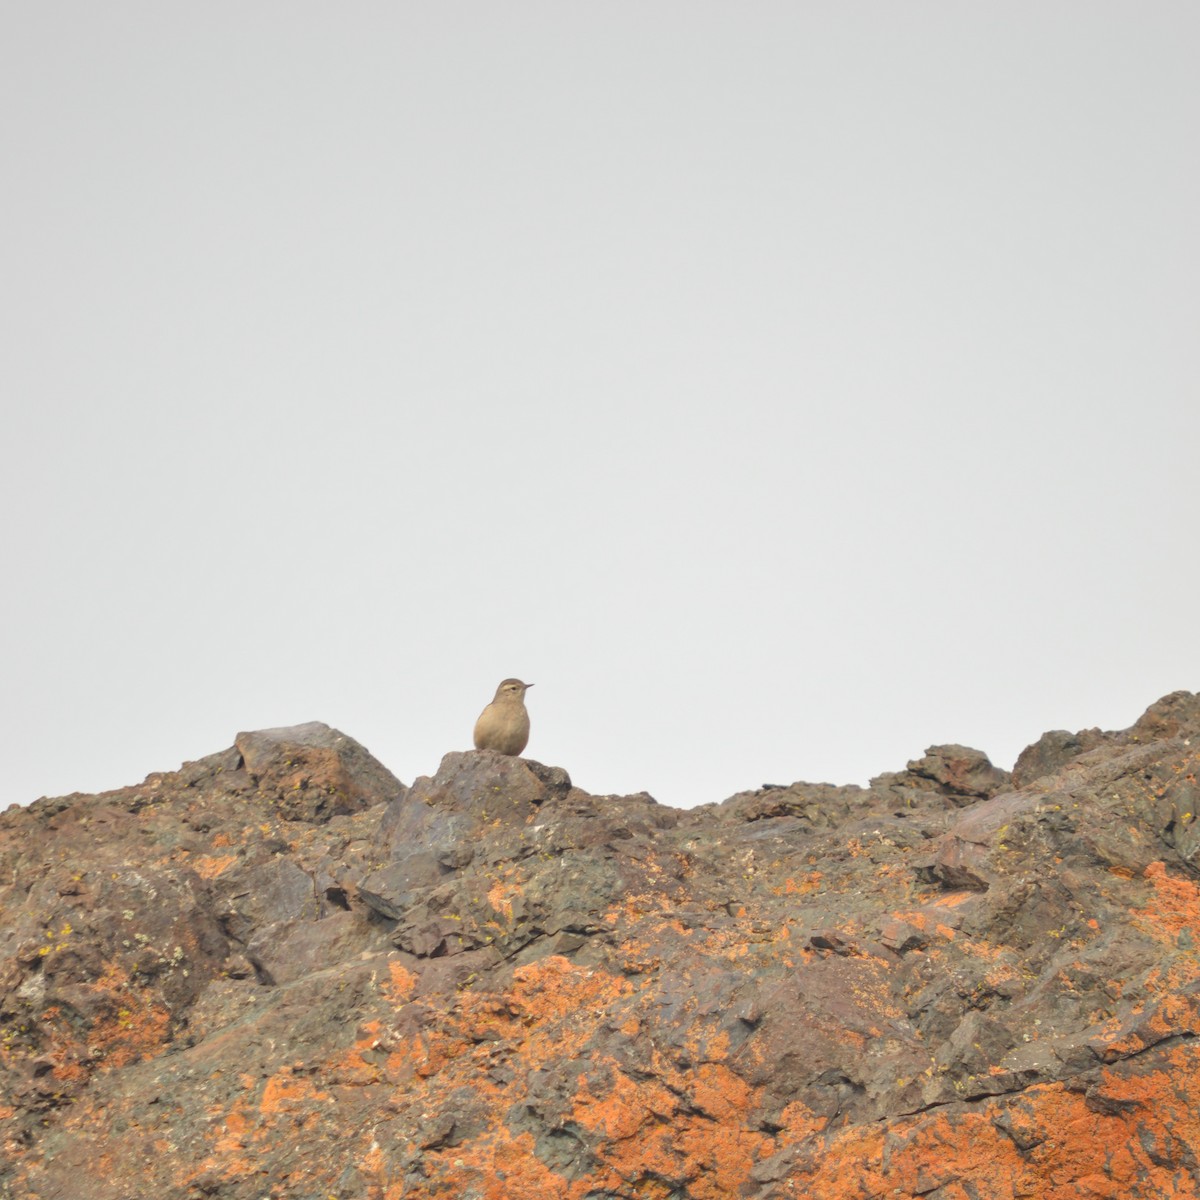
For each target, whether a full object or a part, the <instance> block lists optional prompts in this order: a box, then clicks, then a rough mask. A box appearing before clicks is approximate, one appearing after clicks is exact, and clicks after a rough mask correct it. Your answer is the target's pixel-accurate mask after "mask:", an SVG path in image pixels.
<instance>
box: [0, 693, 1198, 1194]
mask: <svg viewBox="0 0 1200 1200" xmlns="http://www.w3.org/2000/svg"><path fill="white" fill-rule="evenodd" d="M1198 756H1200V697H1197V696H1195V695H1192V694H1190V693H1186V692H1180V693H1175V694H1173V695H1171V696H1168V697H1165V698H1164V699H1163V700H1161V701H1159V702H1158V703H1157V704H1155V705H1153V706H1152V707H1151V708H1150V709H1149V710H1148V711H1147V713H1146V714H1145V715H1144V716H1143V717H1142V718H1141V719H1140V720H1139V721H1138V722H1137V724H1136V725H1134V726H1133V727H1132V728H1131V729H1129V730H1126V731H1123V732H1120V733H1101V732H1100V731H1098V730H1090V731H1085V732H1083V733H1078V734H1069V733H1064V732H1061V731H1056V732H1053V733H1050V734H1046V735H1045V736H1044V737H1043V738H1041V739H1040V740H1039V741H1038V742H1036V743H1034V745H1032V746H1031V747H1029V749H1027V750H1026V751H1025V753H1024V754H1022V756H1021V759H1020V761H1019V762H1018V764H1017V766H1016V769H1015V770H1014V772H1013V775H1012V776H1011V778H1010V777H1009V776H1008V775H1007V774H1006V773H1005V772H1002V771H999V770H997V769H996V768H994V767H992V766H991V764H990V763H988V762H987V760H986V758H985V756H983V755H982V754H980V753H979V752H978V751H973V750H970V749H967V748H965V747H961V746H935V747H932V748H931V749H930V750H929V751H928V752H927V753H926V754H925V755H924V756H923V757H921V758H919V759H916V760H914V761H913V762H911V763H909V765H908V767H907V769H906V770H903V771H899V772H896V773H894V774H889V775H885V776H881V777H880V778H878V779H876V780H874V781H872V785H871V787H869V788H858V787H835V786H832V785H828V784H804V783H797V784H793V785H791V786H789V787H774V786H772V787H765V788H763V789H761V790H759V791H756V792H746V793H743V794H740V795H737V796H734V797H732V798H731V799H729V800H727V801H726V802H725V803H723V804H720V805H708V806H705V807H702V808H699V809H693V810H690V811H682V812H681V811H677V810H673V809H669V808H665V807H663V806H660V805H658V804H656V803H655V802H654V800H653V799H651V798H650V797H649V796H647V795H636V796H590V795H587V794H586V793H584V792H582V791H580V790H579V789H577V788H574V787H572V785H571V781H570V779H569V778H568V777H567V774H566V772H564V771H563V770H561V769H559V768H554V767H546V766H543V765H541V764H540V763H536V762H532V761H529V760H525V759H518V758H506V757H504V756H502V755H496V754H493V753H490V752H487V751H484V752H474V753H466V754H449V755H447V756H446V757H445V759H443V761H442V764H441V766H440V767H439V769H438V771H437V773H436V774H435V775H434V776H433V777H432V778H422V779H418V780H417V781H416V782H415V783H414V784H413V785H412V787H411V788H404V787H402V786H401V785H400V784H399V783H397V782H396V781H395V780H394V779H393V778H392V777H391V776H390V775H389V774H388V772H387V771H386V770H385V769H384V768H383V767H382V766H380V765H379V764H378V763H377V762H375V760H373V759H372V758H370V756H369V755H368V754H367V753H366V751H365V750H363V748H362V747H361V746H359V745H358V744H357V743H356V742H354V741H353V740H352V739H350V738H348V737H345V736H344V735H341V734H338V733H337V732H336V731H333V730H329V729H328V728H326V727H324V726H320V725H307V726H300V727H298V728H297V729H293V730H271V731H267V732H265V733H259V734H239V735H238V738H237V744H236V746H235V747H234V748H232V749H230V750H228V751H224V752H222V753H219V754H215V755H212V756H211V757H209V758H206V759H203V760H201V761H199V762H196V763H188V764H185V765H184V767H183V768H182V769H181V770H179V771H177V772H172V773H168V774H161V775H152V776H150V777H149V778H148V779H147V780H146V781H145V782H144V783H143V784H142V785H140V786H138V787H131V788H125V789H121V790H119V791H114V792H107V793H104V794H102V795H98V796H82V795H74V796H67V797H63V798H60V799H54V800H40V801H38V802H36V803H35V804H33V805H32V806H30V807H28V808H24V809H19V808H15V807H14V808H10V809H9V810H8V811H7V812H6V813H4V814H3V815H2V816H0V1122H2V1123H0V1137H2V1138H3V1141H4V1148H3V1155H2V1156H0V1197H5V1198H9V1200H17V1198H19V1200H26V1198H29V1197H43V1198H45V1200H50V1198H51V1197H68V1196H69V1197H77V1198H78V1200H127V1198H128V1197H131V1196H154V1197H156V1198H157V1200H201V1198H203V1197H222V1198H227V1200H263V1198H266V1197H270V1198H272V1200H285V1198H286V1200H330V1198H334V1197H336V1198H340V1200H352V1198H365V1200H402V1198H403V1200H427V1198H432V1197H447V1198H462V1200H509V1198H511V1200H524V1198H530V1200H540V1198H542V1197H547V1198H560V1200H615V1198H618V1197H620V1198H629V1200H634V1198H638V1200H693V1198H694V1200H727V1198H731V1197H746V1198H747V1200H751V1198H753V1200H783V1198H785V1197H801V1196H815V1197H822V1198H827V1200H867V1198H868V1197H898V1198H900V1200H911V1198H914V1197H918V1196H920V1197H926V1198H933V1200H968V1198H987V1200H1009V1198H1016V1197H1034V1196H1037V1197H1043V1198H1050V1200H1067V1198H1071V1200H1076V1198H1078V1200H1084V1198H1087V1200H1094V1198H1096V1197H1184V1196H1198V1195H1200V1160H1198V1154H1200V1151H1198V1150H1197V1147H1200V1039H1198V1037H1197V1035H1198V1034H1200V946H1198V942H1200V878H1198V875H1200V823H1198V822H1197V821H1196V813H1197V809H1198V807H1200V788H1198V785H1197V780H1196V769H1197V760H1198Z"/></svg>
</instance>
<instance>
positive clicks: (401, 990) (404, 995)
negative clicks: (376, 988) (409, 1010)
mask: <svg viewBox="0 0 1200 1200" xmlns="http://www.w3.org/2000/svg"><path fill="white" fill-rule="evenodd" d="M417 979H418V976H417V975H414V974H413V972H412V971H410V970H409V969H408V968H407V967H406V966H405V965H404V964H403V963H402V962H399V961H398V960H396V959H392V960H391V961H390V962H389V963H388V980H387V982H385V983H384V984H382V985H381V988H382V991H383V993H384V994H385V995H386V996H387V998H388V999H389V1000H390V1001H391V1002H392V1003H393V1004H404V1003H405V1002H406V1001H407V1000H408V999H409V998H410V997H411V996H412V994H413V991H414V989H415V988H416V986H417Z"/></svg>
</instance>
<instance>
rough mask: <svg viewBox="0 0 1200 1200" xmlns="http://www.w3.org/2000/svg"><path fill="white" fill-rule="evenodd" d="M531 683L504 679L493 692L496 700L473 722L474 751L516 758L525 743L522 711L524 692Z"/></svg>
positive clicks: (525, 716) (525, 722) (526, 735)
mask: <svg viewBox="0 0 1200 1200" xmlns="http://www.w3.org/2000/svg"><path fill="white" fill-rule="evenodd" d="M531 687H533V684H532V683H522V682H521V681H520V680H519V679H506V680H504V682H503V683H501V684H500V686H499V687H498V688H497V689H496V698H495V699H494V700H493V701H492V702H491V704H489V705H488V706H487V708H485V709H484V710H483V712H481V713H480V714H479V720H478V721H476V722H475V749H476V750H495V751H497V752H498V753H500V754H520V753H521V751H522V750H524V749H525V744H526V743H527V742H528V741H529V714H528V713H527V712H526V711H525V689H526V688H531Z"/></svg>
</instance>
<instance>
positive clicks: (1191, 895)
mask: <svg viewBox="0 0 1200 1200" xmlns="http://www.w3.org/2000/svg"><path fill="white" fill-rule="evenodd" d="M1142 874H1143V876H1144V877H1145V878H1146V879H1148V880H1149V881H1150V883H1151V884H1153V886H1154V900H1153V902H1152V903H1151V904H1149V905H1147V906H1146V907H1145V908H1141V909H1134V910H1133V912H1132V913H1131V914H1130V915H1131V916H1132V918H1133V920H1134V921H1136V922H1137V923H1138V924H1139V925H1140V926H1141V927H1142V928H1143V929H1145V930H1146V931H1147V932H1149V933H1153V934H1154V935H1155V936H1157V937H1158V938H1160V939H1161V940H1162V941H1169V942H1174V941H1177V940H1178V938H1179V935H1180V934H1181V933H1183V932H1186V933H1187V934H1189V935H1190V936H1192V937H1195V938H1200V887H1197V885H1196V884H1195V883H1193V882H1192V881H1191V880H1190V879H1184V878H1182V877H1181V876H1178V875H1171V874H1169V873H1168V872H1167V868H1166V864H1165V863H1162V862H1152V863H1151V864H1150V865H1149V866H1148V867H1147V868H1146V869H1145V870H1144V871H1143V872H1142Z"/></svg>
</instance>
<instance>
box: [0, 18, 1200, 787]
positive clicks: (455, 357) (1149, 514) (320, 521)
mask: <svg viewBox="0 0 1200 1200" xmlns="http://www.w3.org/2000/svg"><path fill="white" fill-rule="evenodd" d="M0 16H2V21H0V28H2V35H0V129H2V143H3V144H2V147H0V151H2V153H0V175H2V180H0V182H2V184H3V186H2V188H0V212H2V213H3V255H2V262H0V325H2V330H3V332H2V334H0V337H2V340H3V349H2V351H0V396H2V403H3V406H4V421H3V429H4V435H3V443H2V444H3V449H2V461H3V472H2V475H0V502H2V505H3V526H2V540H0V562H2V563H3V572H4V575H3V584H2V587H0V622H2V634H0V637H2V642H0V651H2V661H0V689H2V695H0V718H2V722H3V725H2V727H3V730H4V755H3V767H2V768H0V804H5V803H8V802H11V801H20V802H26V801H29V800H32V799H34V798H36V797H37V796H39V795H43V794H47V795H56V794H61V793H66V792H70V791H74V790H79V791H88V792H90V791H98V790H101V789H105V788H111V787H117V786H121V785H125V784H131V783H137V782H140V781H141V779H142V778H143V777H144V776H145V775H146V774H147V773H149V772H151V771H156V770H172V769H175V768H176V767H178V766H179V764H180V763H181V762H182V761H184V760H187V759H194V758H198V757H200V756H202V755H205V754H208V753H212V752H214V751H217V750H221V749H223V748H225V747H227V746H229V745H231V744H232V742H233V738H234V735H235V734H236V733H237V732H238V731H239V730H245V729H256V728H264V727H269V726H279V725H289V724H295V723H299V722H302V721H311V720H320V721H325V722H328V723H329V724H331V725H335V726H336V727H338V728H339V729H341V730H343V731H344V732H346V733H349V734H351V735H352V736H354V737H355V738H357V739H358V740H359V741H361V742H363V743H364V744H365V745H366V746H367V747H368V748H369V749H370V750H371V751H372V752H373V753H374V754H375V755H376V756H377V757H378V758H380V759H381V760H382V761H383V762H384V763H385V764H386V765H387V766H388V767H390V768H391V770H392V771H393V772H395V773H396V774H397V775H398V776H399V777H400V778H401V779H402V780H404V781H405V782H411V781H412V779H413V778H414V777H415V776H417V775H420V774H427V773H431V772H433V771H434V770H435V769H436V768H437V765H438V762H439V760H440V758H441V756H442V755H443V754H444V753H445V752H447V751H449V750H461V749H468V748H469V747H470V738H471V728H472V725H473V723H474V720H475V717H476V716H477V715H478V713H479V710H480V709H481V708H482V707H483V705H484V704H485V703H486V702H487V701H488V700H490V699H491V696H492V693H493V691H494V690H495V687H496V684H497V683H498V682H499V680H500V679H502V678H503V677H505V676H507V675H517V676H520V677H521V678H523V679H525V680H532V681H533V682H534V683H535V685H536V686H535V687H534V688H533V690H532V691H531V692H530V693H529V697H528V705H529V709H530V713H531V717H532V723H533V733H532V737H531V740H530V743H529V747H528V749H527V751H526V754H527V755H528V756H529V757H532V758H536V759H539V760H541V761H543V762H547V763H551V764H555V765H558V766H562V767H565V768H566V769H567V770H568V771H569V772H570V773H571V776H572V778H573V779H574V781H575V782H576V783H577V784H578V785H579V786H581V787H583V788H586V789H587V790H588V791H591V792H595V793H605V792H632V791H639V790H647V791H649V792H650V793H651V794H652V795H654V796H655V797H656V798H657V799H659V800H661V801H663V802H664V803H669V804H674V805H678V806H691V805H694V804H697V803H702V802H704V801H709V800H720V799H723V798H724V797H726V796H728V795H730V794H732V793H733V792H736V791H739V790H742V789H745V788H750V787H755V786H758V785H759V784H761V783H762V782H764V781H771V782H783V783H786V782H790V781H793V780H798V779H805V780H812V781H819V780H828V781H832V782H839V783H852V782H853V783H865V782H866V781H867V779H868V778H869V777H870V776H872V775H874V774H877V773H879V772H880V771H884V770H894V769H900V768H902V767H903V766H904V764H905V762H906V761H907V760H908V759H910V758H913V757H916V756H919V755H920V754H921V753H923V751H924V749H925V747H926V746H928V745H930V744H933V743H938V742H963V743H966V744H969V745H973V746H977V747H979V748H980V749H982V750H985V751H986V752H987V753H988V754H989V755H990V756H991V757H992V759H993V761H994V762H996V763H998V764H999V765H1001V766H1004V767H1011V765H1012V763H1013V760H1014V758H1015V756H1016V755H1017V754H1018V753H1019V751H1020V750H1021V748H1022V747H1023V746H1024V745H1026V744H1027V743H1028V742H1030V741H1033V740H1034V739H1036V738H1037V737H1038V736H1039V734H1040V733H1042V732H1043V731H1044V730H1046V729H1053V728H1066V729H1072V730H1073V729H1079V728H1083V727H1087V726H1092V725H1099V726H1101V727H1105V728H1122V727H1125V726H1127V725H1129V724H1130V723H1132V722H1133V721H1134V720H1135V719H1136V718H1137V716H1138V715H1139V714H1140V713H1141V712H1142V710H1143V709H1144V708H1145V707H1146V706H1147V705H1148V704H1150V703H1151V702H1152V701H1153V700H1155V699H1156V698H1157V697H1159V696H1160V695H1162V694H1164V693H1166V692H1169V691H1173V690H1175V689H1179V688H1186V689H1188V690H1200V643H1198V641H1197V637H1196V612H1197V604H1198V601H1200V553H1198V551H1197V545H1198V535H1197V515H1198V514H1200V459H1198V451H1197V447H1198V445H1200V398H1198V395H1197V378H1198V370H1197V368H1198V366H1200V352H1198V345H1200V339H1198V338H1197V333H1198V332H1200V233H1198V228H1200V220H1198V214H1200V164H1198V153H1197V147H1198V146H1200V119H1198V118H1200V72H1198V71H1197V61H1198V58H1197V55H1198V52H1200V5H1197V4H1196V3H1194V0H1181V2H1178V3H1169V2H1157V3H1150V4H1147V3H1143V2H1138V3H1121V4H1114V3H1106V2H1103V0H1101V2H1093V0H1086V2H1085V0H1080V2H1078V3H1054V2H1051V3H1038V4H1016V5H1014V4H1012V3H1009V2H1004V3H999V2H996V3H988V2H981V3H976V4H970V5H962V4H957V3H951V2H950V0H946V2H945V3H926V2H919V0H918V2H913V3H904V4H896V3H883V2H880V3H853V2H851V3H832V2H830V3H804V2H801V0H790V2H788V3H770V2H766V3H752V4H746V3H732V2H730V3H721V4H714V3H704V2H701V3H696V2H694V0H688V2H686V3H685V2H678V3H675V2H672V3H654V2H648V3H638V4H633V3H603V4H602V3H590V4H589V3H562V2H554V3H549V2H547V3H524V2H511V3H502V4H496V3H453V4H435V3H421V4H417V3H355V2H353V0H352V2H349V3H345V2H344V3H339V4H332V3H323V4H315V3H294V2H288V3H252V2H251V3H245V2H240V0H239V2H238V3H221V2H218V3H208V4H203V5H197V4H184V3H160V2H158V0H154V2H147V3H137V4H131V3H122V2H106V3H103V4H95V3H90V2H88V3H82V2H78V0H71V2H63V3H54V4H48V3H25V2H18V0H4V2H3V3H2V4H0Z"/></svg>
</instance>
